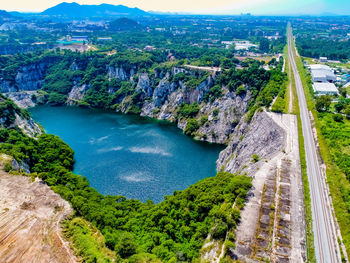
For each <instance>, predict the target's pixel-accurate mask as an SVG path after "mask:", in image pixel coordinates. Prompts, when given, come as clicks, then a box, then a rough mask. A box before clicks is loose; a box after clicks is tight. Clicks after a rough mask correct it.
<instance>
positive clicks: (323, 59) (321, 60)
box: [320, 57, 328, 63]
mask: <svg viewBox="0 0 350 263" xmlns="http://www.w3.org/2000/svg"><path fill="white" fill-rule="evenodd" d="M320 62H322V63H326V62H328V58H327V57H320Z"/></svg>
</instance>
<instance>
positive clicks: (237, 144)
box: [216, 112, 286, 175]
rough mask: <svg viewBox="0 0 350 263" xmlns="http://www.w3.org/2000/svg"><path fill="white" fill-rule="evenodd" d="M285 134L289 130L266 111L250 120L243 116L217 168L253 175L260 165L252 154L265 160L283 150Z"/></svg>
mask: <svg viewBox="0 0 350 263" xmlns="http://www.w3.org/2000/svg"><path fill="white" fill-rule="evenodd" d="M285 136H286V135H285V131H284V130H283V129H282V128H281V127H280V126H279V125H278V124H277V123H276V122H275V121H274V120H272V119H271V118H270V117H269V116H268V115H267V114H266V112H258V113H256V114H255V116H254V118H253V119H252V121H251V122H250V123H247V121H245V120H244V119H242V120H241V122H240V123H239V125H238V126H237V128H236V130H235V131H234V133H233V134H232V137H231V139H230V143H229V145H228V146H227V148H226V149H225V150H223V151H222V152H221V153H220V156H219V159H218V161H217V162H216V165H217V170H218V171H220V170H224V171H226V172H230V173H235V172H247V174H248V175H252V174H253V173H254V172H255V171H256V169H257V167H258V166H259V164H258V163H256V164H255V163H254V162H252V156H253V155H257V156H258V157H259V158H260V160H261V161H264V160H266V159H269V158H271V157H272V156H273V155H274V154H275V153H277V152H281V151H282V148H283V145H284V141H285V138H284V137H285Z"/></svg>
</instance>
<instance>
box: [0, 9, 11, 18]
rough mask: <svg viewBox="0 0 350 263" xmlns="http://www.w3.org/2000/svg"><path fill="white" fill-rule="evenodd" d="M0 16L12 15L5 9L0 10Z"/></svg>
mask: <svg viewBox="0 0 350 263" xmlns="http://www.w3.org/2000/svg"><path fill="white" fill-rule="evenodd" d="M0 17H1V18H10V17H12V15H11V14H10V13H8V12H6V11H5V10H0Z"/></svg>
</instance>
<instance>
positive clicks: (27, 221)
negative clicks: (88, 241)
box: [0, 163, 77, 263]
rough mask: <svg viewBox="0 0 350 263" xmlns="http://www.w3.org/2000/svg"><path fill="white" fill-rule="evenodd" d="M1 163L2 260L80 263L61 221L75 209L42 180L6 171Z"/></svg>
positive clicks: (0, 238)
mask: <svg viewBox="0 0 350 263" xmlns="http://www.w3.org/2000/svg"><path fill="white" fill-rule="evenodd" d="M2 168H3V167H2V165H1V163H0V261H1V262H3V263H5V262H6V263H8V262H26V263H30V262H33V263H34V262H35V263H41V262H45V263H46V262H50V263H51V262H55V263H56V262H59V263H61V262H62V263H63V262H64V263H71V262H72V263H73V262H77V260H76V257H75V256H74V254H73V252H72V251H71V249H70V246H69V243H68V242H67V241H65V240H64V239H63V238H62V232H61V226H60V221H61V220H62V219H63V218H64V217H66V216H68V215H69V214H70V213H71V212H72V209H71V207H70V205H69V204H68V202H66V201H65V200H63V199H62V198H61V197H60V196H59V195H57V194H55V193H54V192H53V191H52V190H51V189H50V188H49V187H48V186H47V185H45V184H43V183H41V182H40V181H39V180H36V181H35V182H31V181H30V180H31V179H30V178H29V177H25V176H14V175H9V174H8V173H5V172H3V169H2Z"/></svg>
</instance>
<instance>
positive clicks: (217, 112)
mask: <svg viewBox="0 0 350 263" xmlns="http://www.w3.org/2000/svg"><path fill="white" fill-rule="evenodd" d="M219 112H220V110H219V109H218V108H215V109H214V110H213V115H214V116H215V117H216V116H218V115H219Z"/></svg>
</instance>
